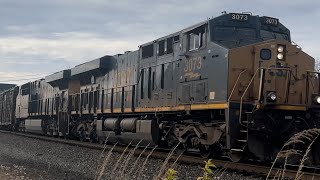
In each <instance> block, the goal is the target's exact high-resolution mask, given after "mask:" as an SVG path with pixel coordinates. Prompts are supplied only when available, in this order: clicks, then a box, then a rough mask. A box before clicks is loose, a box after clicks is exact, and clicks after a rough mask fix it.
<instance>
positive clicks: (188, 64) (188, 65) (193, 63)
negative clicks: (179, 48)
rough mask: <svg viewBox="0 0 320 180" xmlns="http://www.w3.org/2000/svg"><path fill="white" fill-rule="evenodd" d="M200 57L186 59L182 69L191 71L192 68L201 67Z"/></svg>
mask: <svg viewBox="0 0 320 180" xmlns="http://www.w3.org/2000/svg"><path fill="white" fill-rule="evenodd" d="M201 61H202V58H201V57H194V58H190V59H186V61H185V66H184V71H185V72H191V71H194V70H198V69H201V66H202V62H201Z"/></svg>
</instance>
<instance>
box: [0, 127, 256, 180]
mask: <svg viewBox="0 0 320 180" xmlns="http://www.w3.org/2000/svg"><path fill="white" fill-rule="evenodd" d="M101 152H102V150H95V149H89V148H85V147H77V146H71V145H67V144H60V143H54V142H46V141H43V140H38V139H31V138H26V137H21V136H16V135H12V134H7V133H1V132H0V179H1V180H7V179H17V180H29V179H95V178H100V179H112V180H114V179H153V178H154V177H155V176H156V175H158V173H159V170H160V169H161V166H162V165H163V160H160V159H153V158H149V159H148V160H147V161H145V160H146V158H144V157H143V158H142V157H141V158H139V159H138V160H137V157H133V156H132V157H129V154H120V153H116V152H112V153H110V152H108V151H106V152H105V153H103V154H102V157H101V158H100V155H101ZM99 159H100V161H99ZM127 159H129V161H127ZM136 160H137V161H136ZM98 161H99V162H98ZM98 164H100V166H99V168H98V170H97V167H98ZM101 165H102V166H103V168H102V166H101ZM133 165H135V166H134V167H133ZM171 165H172V162H171V163H170V164H168V165H167V166H166V167H170V166H171ZM166 169H167V168H165V170H166ZM174 169H175V170H177V171H178V174H177V175H178V178H177V179H193V180H194V179H196V178H197V177H198V176H200V175H201V174H202V170H201V167H199V166H195V165H185V164H179V163H177V164H175V165H174ZM101 170H104V172H103V173H101ZM215 173H216V177H215V178H214V179H230V180H231V179H237V180H241V179H244V180H246V179H256V178H252V177H247V176H242V175H240V174H236V173H232V172H227V171H224V170H217V171H215ZM161 177H163V176H161Z"/></svg>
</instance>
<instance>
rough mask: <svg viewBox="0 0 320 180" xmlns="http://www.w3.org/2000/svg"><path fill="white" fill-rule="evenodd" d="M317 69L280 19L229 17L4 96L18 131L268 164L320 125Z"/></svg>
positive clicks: (5, 116) (4, 115) (6, 115)
mask: <svg viewBox="0 0 320 180" xmlns="http://www.w3.org/2000/svg"><path fill="white" fill-rule="evenodd" d="M314 69H315V60H314V58H312V57H311V56H309V55H308V54H306V53H305V52H304V51H302V49H301V48H300V47H299V46H298V45H296V44H294V43H292V42H291V37H290V31H289V29H287V28H286V27H285V26H284V25H283V24H281V23H280V22H279V20H278V19H276V18H272V17H266V16H262V17H260V16H256V15H252V14H248V13H228V14H227V13H224V14H222V15H220V16H218V17H215V18H209V19H207V20H206V21H204V22H201V23H199V24H196V25H194V26H191V27H189V28H186V29H183V30H181V31H178V32H176V33H173V34H170V35H167V36H165V37H161V38H159V39H156V40H154V41H152V42H149V43H146V44H143V45H140V46H139V49H138V50H136V51H131V52H130V51H127V52H125V53H124V54H117V55H113V56H109V55H107V56H104V57H101V58H98V59H95V60H93V61H89V62H86V63H83V64H80V65H78V66H75V67H73V68H71V69H66V70H63V71H60V72H57V73H54V74H52V75H48V76H46V77H45V78H44V79H40V80H36V81H33V82H29V83H26V84H23V85H21V86H17V87H15V88H12V89H10V90H8V91H6V92H3V93H1V95H0V103H1V106H0V113H1V116H0V118H1V119H0V122H1V125H3V126H6V127H8V128H11V129H13V130H16V131H25V132H34V133H43V134H47V135H51V136H63V137H76V138H79V139H80V140H87V141H100V142H103V141H104V140H105V139H106V138H107V137H108V142H111V143H115V142H118V143H119V144H129V143H131V144H132V145H135V144H137V143H138V142H139V141H141V140H142V142H141V143H140V144H139V145H141V146H142V145H144V146H150V147H151V146H155V145H157V146H158V147H164V148H172V147H174V146H176V145H177V144H178V145H179V146H178V149H180V150H184V151H192V152H197V153H200V154H201V155H202V156H204V157H207V156H209V155H212V154H213V155H217V156H221V155H228V156H229V157H230V158H231V159H232V160H234V161H238V160H240V159H241V158H255V159H259V160H261V161H269V160H273V159H274V158H275V156H276V154H277V152H278V151H279V150H280V148H281V147H282V145H283V144H284V143H285V142H286V141H287V140H288V138H289V137H291V136H292V135H293V134H294V133H297V132H299V131H301V130H304V129H308V128H312V127H319V125H320V121H319V118H318V117H319V111H318V108H319V107H320V106H319V105H320V92H319V90H320V87H319V82H318V72H315V70H314ZM317 152H319V151H315V152H313V155H314V156H313V157H315V158H314V159H315V160H316V159H319V155H318V154H317Z"/></svg>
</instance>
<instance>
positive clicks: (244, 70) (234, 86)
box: [228, 69, 247, 102]
mask: <svg viewBox="0 0 320 180" xmlns="http://www.w3.org/2000/svg"><path fill="white" fill-rule="evenodd" d="M246 71H247V69H243V70H242V71H241V72H240V73H239V76H238V78H237V80H236V82H235V83H234V85H233V88H232V90H231V93H230V95H229V98H228V102H230V99H231V96H232V94H233V92H234V90H235V88H236V85H237V84H238V81H239V79H240V77H241V75H242V74H243V73H244V72H246Z"/></svg>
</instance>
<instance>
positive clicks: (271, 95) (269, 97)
mask: <svg viewBox="0 0 320 180" xmlns="http://www.w3.org/2000/svg"><path fill="white" fill-rule="evenodd" d="M276 100H277V95H276V93H275V92H269V93H268V94H267V101H269V102H274V101H276ZM319 100H320V99H319Z"/></svg>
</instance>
